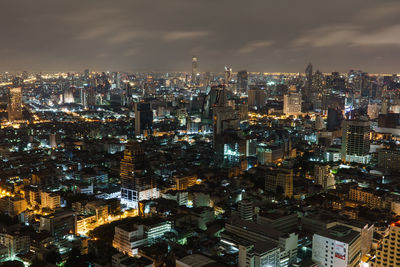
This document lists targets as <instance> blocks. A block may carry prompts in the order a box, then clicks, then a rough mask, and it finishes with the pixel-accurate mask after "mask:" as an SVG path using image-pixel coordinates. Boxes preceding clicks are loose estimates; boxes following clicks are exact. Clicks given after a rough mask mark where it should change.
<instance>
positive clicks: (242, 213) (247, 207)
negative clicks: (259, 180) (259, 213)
mask: <svg viewBox="0 0 400 267" xmlns="http://www.w3.org/2000/svg"><path fill="white" fill-rule="evenodd" d="M238 212H239V218H240V219H241V220H246V221H251V220H253V215H254V208H253V202H252V201H251V200H249V199H243V200H241V201H239V202H238Z"/></svg>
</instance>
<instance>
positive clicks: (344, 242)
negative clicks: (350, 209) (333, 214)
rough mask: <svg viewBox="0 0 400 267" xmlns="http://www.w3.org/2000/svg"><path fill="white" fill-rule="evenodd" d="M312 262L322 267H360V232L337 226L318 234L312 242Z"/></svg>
mask: <svg viewBox="0 0 400 267" xmlns="http://www.w3.org/2000/svg"><path fill="white" fill-rule="evenodd" d="M312 260H313V262H315V263H316V264H317V266H321V267H322V266H324V267H338V266H343V267H355V266H359V265H360V260H361V235H360V232H357V231H354V230H352V229H351V228H350V227H346V226H343V225H336V226H333V227H331V228H328V229H326V230H322V231H319V232H317V233H316V234H314V236H313V241H312ZM393 266H394V265H393Z"/></svg>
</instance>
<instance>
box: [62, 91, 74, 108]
mask: <svg viewBox="0 0 400 267" xmlns="http://www.w3.org/2000/svg"><path fill="white" fill-rule="evenodd" d="M64 103H66V104H68V103H74V94H73V91H72V88H71V87H69V88H67V89H65V91H64Z"/></svg>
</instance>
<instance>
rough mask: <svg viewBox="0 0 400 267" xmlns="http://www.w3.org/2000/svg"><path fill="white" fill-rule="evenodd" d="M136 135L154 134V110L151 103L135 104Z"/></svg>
mask: <svg viewBox="0 0 400 267" xmlns="http://www.w3.org/2000/svg"><path fill="white" fill-rule="evenodd" d="M134 111H135V135H136V136H140V135H142V134H144V135H146V134H149V133H151V132H152V128H153V110H151V107H150V103H145V102H135V103H134Z"/></svg>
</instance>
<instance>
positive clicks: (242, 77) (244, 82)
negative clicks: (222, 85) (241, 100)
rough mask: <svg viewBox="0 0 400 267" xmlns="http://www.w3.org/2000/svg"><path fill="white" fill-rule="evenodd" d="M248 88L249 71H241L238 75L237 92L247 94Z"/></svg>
mask: <svg viewBox="0 0 400 267" xmlns="http://www.w3.org/2000/svg"><path fill="white" fill-rule="evenodd" d="M247 86H248V74H247V71H245V70H241V71H238V73H237V91H238V92H240V93H246V92H247Z"/></svg>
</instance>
